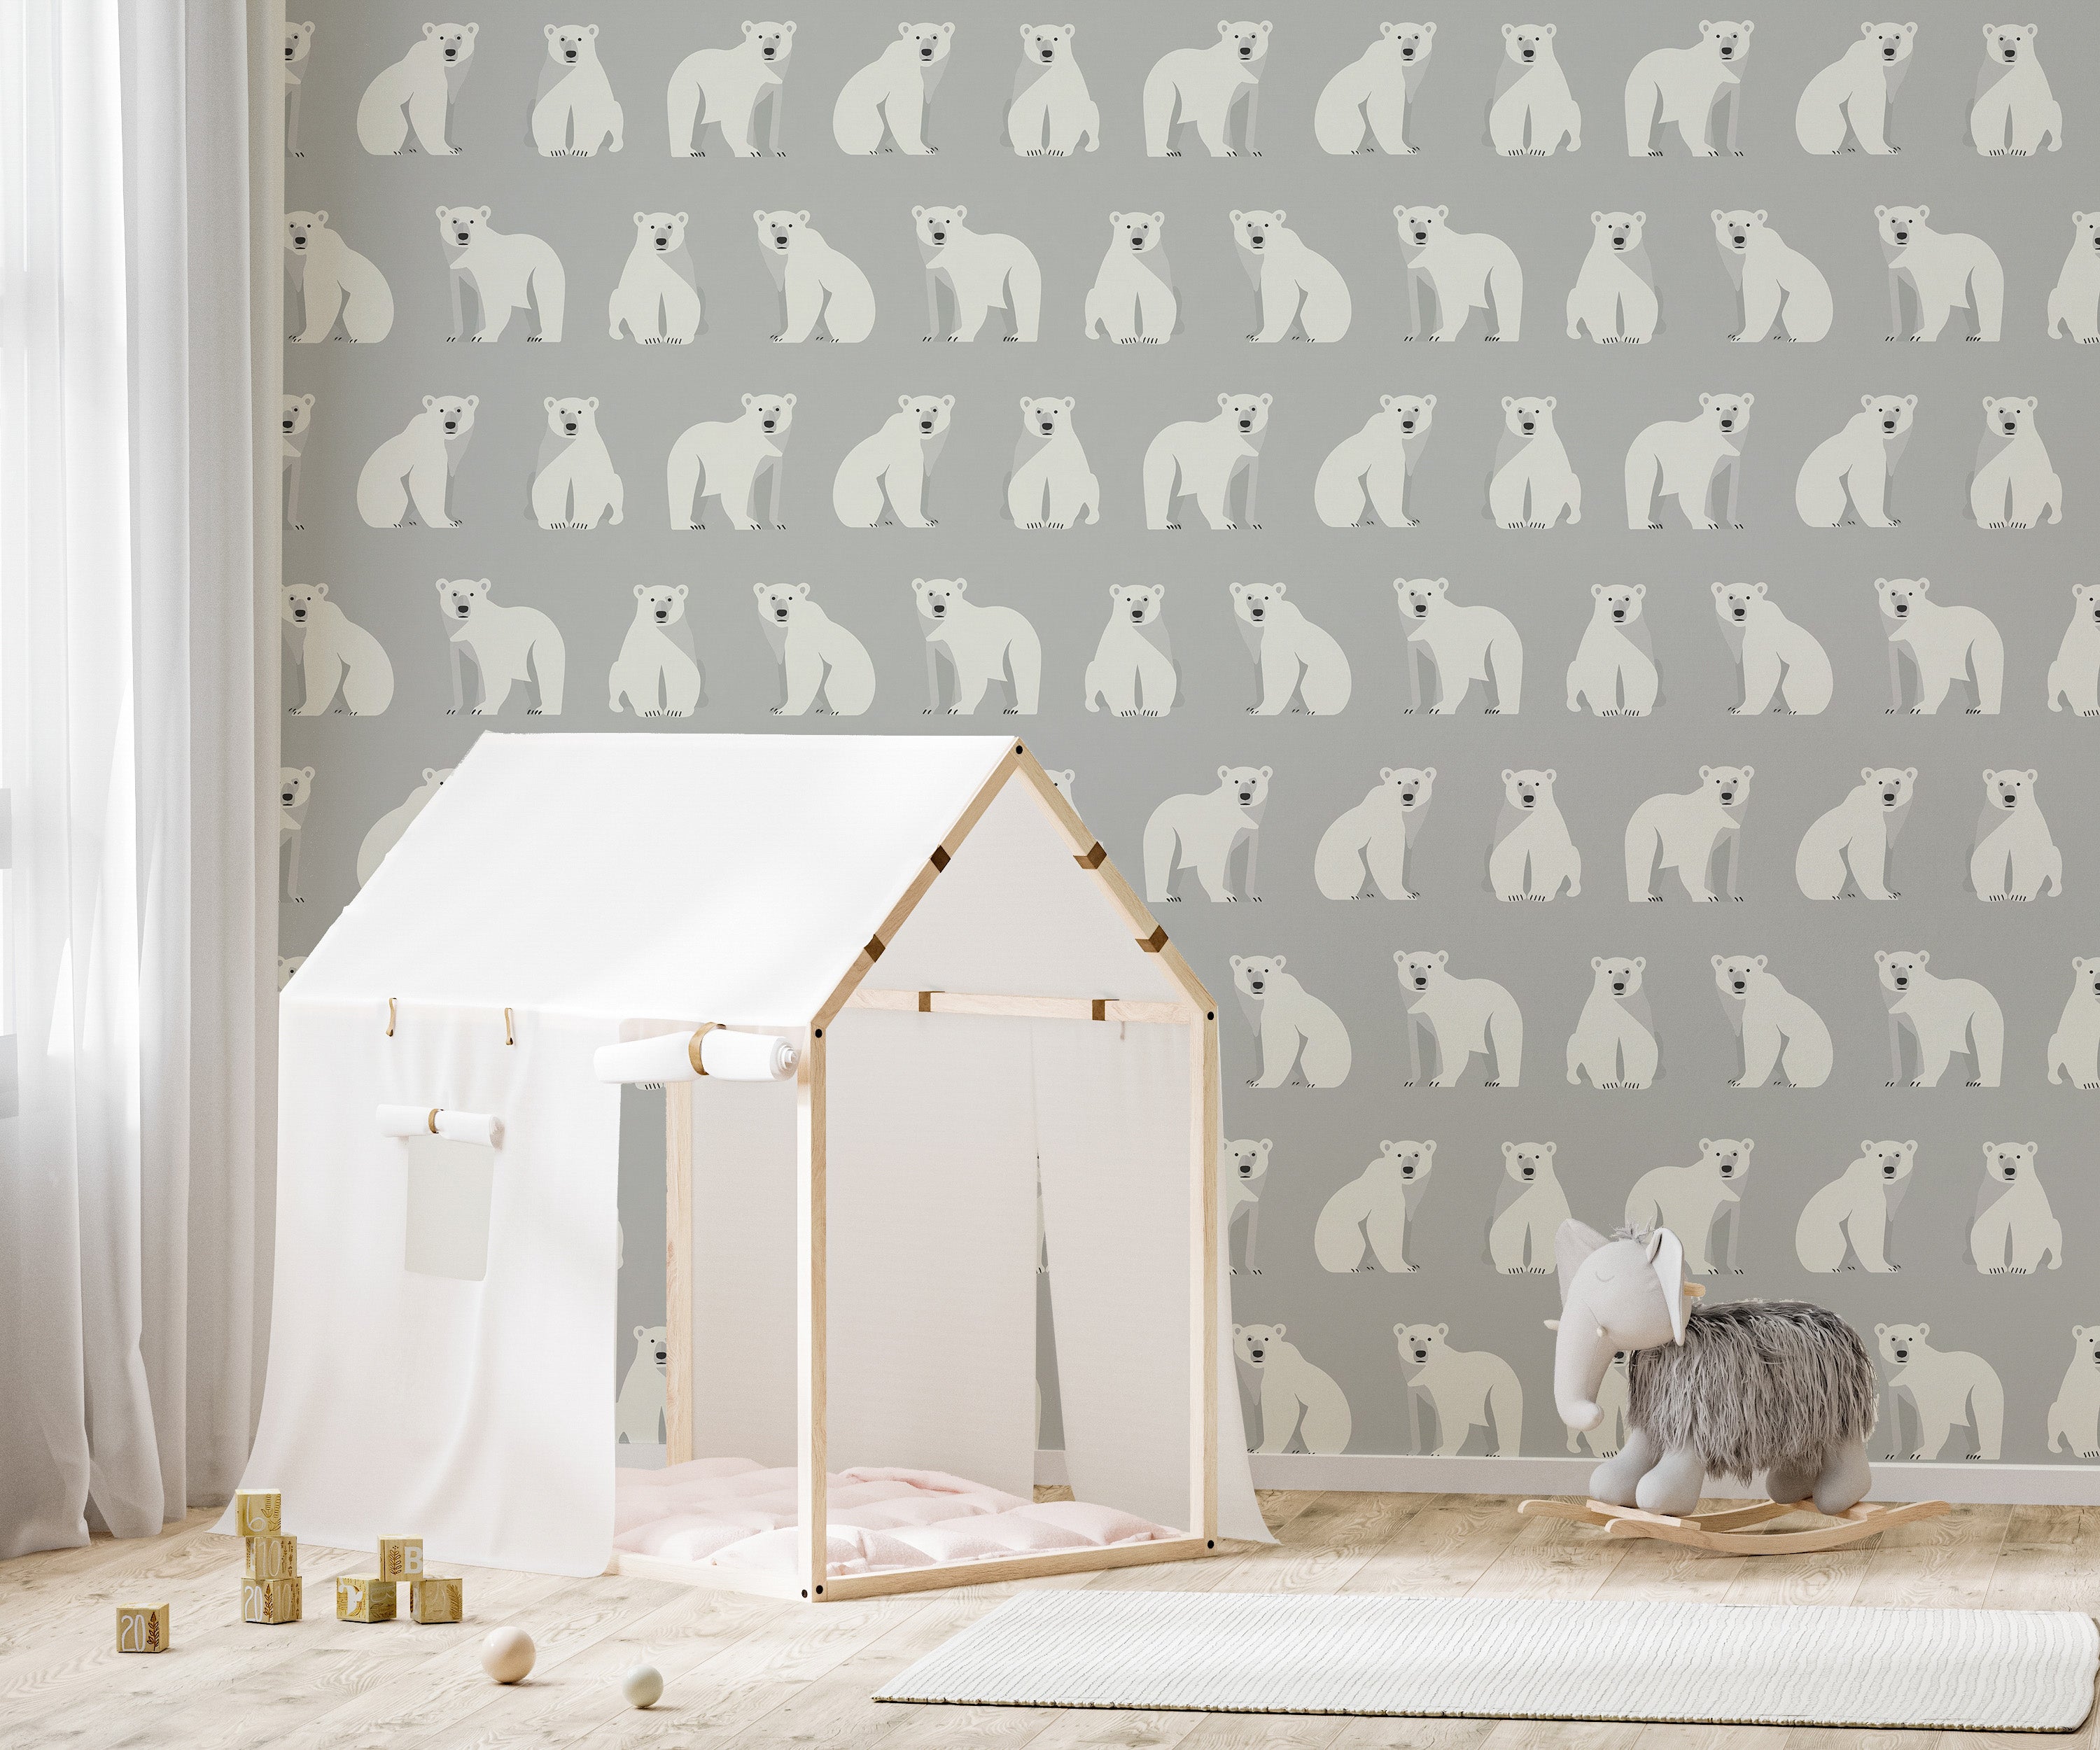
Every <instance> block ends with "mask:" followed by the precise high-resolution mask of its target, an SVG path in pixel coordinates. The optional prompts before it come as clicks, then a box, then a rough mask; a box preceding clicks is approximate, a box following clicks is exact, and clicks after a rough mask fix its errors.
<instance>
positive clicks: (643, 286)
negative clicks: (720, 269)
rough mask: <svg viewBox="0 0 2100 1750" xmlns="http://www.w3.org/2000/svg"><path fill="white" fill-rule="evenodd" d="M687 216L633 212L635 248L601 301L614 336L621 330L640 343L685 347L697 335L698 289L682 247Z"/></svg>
mask: <svg viewBox="0 0 2100 1750" xmlns="http://www.w3.org/2000/svg"><path fill="white" fill-rule="evenodd" d="M606 320H607V323H608V324H610V326H611V333H612V337H613V338H614V339H615V340H618V339H619V338H620V329H621V328H625V329H626V330H627V332H628V333H629V335H630V336H632V337H633V338H634V340H635V341H637V342H638V343H640V344H641V345H642V346H689V345H690V344H691V342H692V338H693V337H694V336H695V334H697V333H699V331H700V288H699V280H698V278H697V276H695V273H694V271H693V258H692V253H691V251H690V250H689V249H687V248H686V214H683V213H637V214H635V215H634V247H633V249H631V250H629V252H628V257H627V266H626V267H625V268H624V269H623V270H622V271H621V273H620V284H618V285H616V286H615V287H614V288H613V289H612V296H611V298H610V299H608V300H607V304H606Z"/></svg>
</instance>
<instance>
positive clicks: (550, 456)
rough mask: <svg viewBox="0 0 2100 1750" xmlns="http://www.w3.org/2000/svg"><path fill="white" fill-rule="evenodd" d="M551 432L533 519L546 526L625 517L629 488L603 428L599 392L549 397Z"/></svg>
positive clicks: (535, 488) (535, 482)
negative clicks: (599, 427)
mask: <svg viewBox="0 0 2100 1750" xmlns="http://www.w3.org/2000/svg"><path fill="white" fill-rule="evenodd" d="M544 405H545V408H546V409H547V434H546V436H545V437H544V438H542V439H540V471H539V472H538V473H537V474H535V475H533V477H532V518H533V520H534V521H535V522H537V523H538V524H539V525H540V527H541V528H543V529H594V528H596V527H598V521H599V519H600V518H607V520H609V521H611V522H622V521H624V519H625V517H626V514H627V512H626V509H625V506H626V503H627V489H626V487H624V485H622V484H621V483H620V474H619V472H618V470H617V469H615V468H614V467H613V465H612V452H611V451H610V450H608V449H607V447H605V439H604V438H603V437H602V435H601V434H599V431H598V397H597V396H596V395H589V396H585V397H584V398H582V399H577V398H575V397H573V396H572V397H570V398H569V399H564V400H557V399H555V398H554V396H552V395H549V396H548V397H546V399H545V403H544Z"/></svg>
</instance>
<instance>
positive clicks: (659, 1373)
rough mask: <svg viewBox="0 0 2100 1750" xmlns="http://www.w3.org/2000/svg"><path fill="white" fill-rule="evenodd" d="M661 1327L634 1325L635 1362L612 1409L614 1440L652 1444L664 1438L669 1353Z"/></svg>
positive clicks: (644, 1444) (625, 1442)
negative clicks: (614, 1430)
mask: <svg viewBox="0 0 2100 1750" xmlns="http://www.w3.org/2000/svg"><path fill="white" fill-rule="evenodd" d="M664 1330H665V1328H664V1326H663V1325H636V1326H635V1327H634V1361H633V1365H631V1366H630V1367H629V1369H627V1378H625V1379H624V1380H623V1381H622V1382H620V1401H619V1402H618V1404H615V1406H614V1408H613V1422H614V1426H615V1428H616V1430H617V1434H616V1435H615V1440H616V1442H622V1443H624V1444H629V1445H634V1446H655V1445H659V1444H661V1443H662V1441H663V1439H664V1414H665V1411H664V1404H665V1400H666V1396H667V1393H666V1391H665V1388H664V1364H665V1363H666V1362H668V1360H670V1356H671V1349H670V1344H669V1342H668V1339H667V1338H666V1337H665V1334H664Z"/></svg>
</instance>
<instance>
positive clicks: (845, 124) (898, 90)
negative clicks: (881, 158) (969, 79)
mask: <svg viewBox="0 0 2100 1750" xmlns="http://www.w3.org/2000/svg"><path fill="white" fill-rule="evenodd" d="M954 38H955V25H954V24H952V23H951V24H932V23H927V24H899V25H898V27H897V40H896V41H895V42H893V43H891V44H889V46H887V47H886V48H885V49H884V50H883V51H882V53H881V54H880V55H878V56H876V59H875V60H872V61H871V62H869V63H868V64H867V66H865V67H863V68H861V70H860V71H859V72H858V73H855V74H854V76H853V77H851V78H850V79H849V80H847V81H846V82H845V85H844V86H840V90H839V99H838V102H837V103H836V104H834V105H832V139H835V140H836V141H837V142H838V144H839V150H840V152H850V153H852V154H853V155H854V156H857V157H862V158H866V157H872V156H874V155H875V154H876V152H880V151H882V150H884V149H885V148H884V147H883V143H882V142H883V139H884V137H885V135H887V136H888V138H889V141H890V146H889V149H890V150H892V151H896V152H906V153H908V154H910V155H911V156H915V157H924V156H925V155H926V154H927V153H928V152H938V151H939V150H940V149H941V148H939V147H937V146H929V145H928V144H927V143H926V139H925V126H926V106H927V104H929V103H931V102H932V101H933V93H934V90H935V89H936V88H937V86H939V85H940V83H941V76H942V74H943V73H946V71H947V60H948V49H949V46H950V44H951V42H953V40H954Z"/></svg>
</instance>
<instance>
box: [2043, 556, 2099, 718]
mask: <svg viewBox="0 0 2100 1750" xmlns="http://www.w3.org/2000/svg"><path fill="white" fill-rule="evenodd" d="M2066 706H2068V707H2070V708H2071V710H2073V711H2075V712H2077V713H2078V715H2079V716H2081V717H2093V716H2100V584H2072V585H2071V624H2069V625H2068V626H2066V627H2065V628H2063V641H2062V642H2061V643H2059V644H2058V646H2057V647H2056V660H2055V661H2054V662H2053V663H2050V664H2049V709H2050V710H2051V711H2061V710H2063V708H2064V707H2066Z"/></svg>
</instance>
